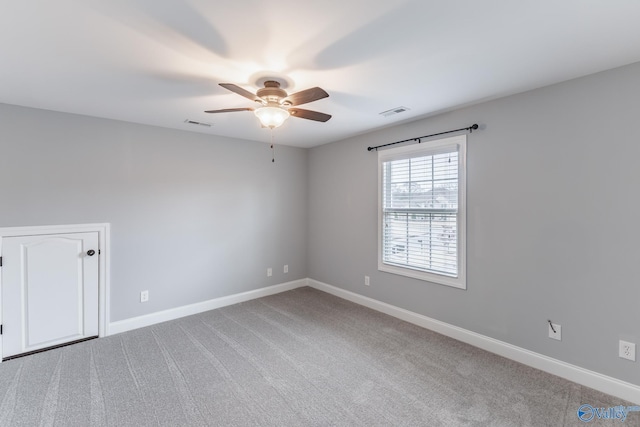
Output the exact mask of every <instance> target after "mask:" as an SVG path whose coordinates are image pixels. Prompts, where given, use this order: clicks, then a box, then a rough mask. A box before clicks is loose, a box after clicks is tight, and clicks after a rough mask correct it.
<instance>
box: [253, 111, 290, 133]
mask: <svg viewBox="0 0 640 427" xmlns="http://www.w3.org/2000/svg"><path fill="white" fill-rule="evenodd" d="M254 114H255V115H256V117H258V119H260V123H262V126H265V127H268V128H271V129H273V128H277V127H278V126H280V125H281V124H282V123H284V121H285V120H287V118H288V117H289V115H290V114H289V112H288V111H287V110H285V109H284V108H280V107H273V106H265V107H260V108H256V109H255V111H254Z"/></svg>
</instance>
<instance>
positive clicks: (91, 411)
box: [0, 288, 640, 427]
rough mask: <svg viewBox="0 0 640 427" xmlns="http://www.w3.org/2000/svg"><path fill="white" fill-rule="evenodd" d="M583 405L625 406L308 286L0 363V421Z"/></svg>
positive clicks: (322, 420)
mask: <svg viewBox="0 0 640 427" xmlns="http://www.w3.org/2000/svg"><path fill="white" fill-rule="evenodd" d="M583 403H588V404H591V405H593V406H594V407H611V406H618V405H629V404H628V403H626V402H623V401H621V400H619V399H617V398H614V397H611V396H607V395H604V394H602V393H599V392H596V391H594V390H591V389H588V388H585V387H581V386H579V385H577V384H574V383H571V382H568V381H565V380H563V379H560V378H558V377H554V376H552V375H549V374H546V373H544V372H541V371H538V370H535V369H532V368H529V367H526V366H524V365H521V364H518V363H516V362H512V361H509V360H507V359H504V358H501V357H499V356H495V355H493V354H490V353H487V352H485V351H483V350H479V349H477V348H474V347H471V346H469V345H466V344H463V343H460V342H458V341H455V340H452V339H450V338H446V337H444V336H441V335H438V334H436V333H433V332H430V331H427V330H424V329H421V328H419V327H417V326H414V325H411V324H408V323H405V322H402V321H400V320H397V319H395V318H392V317H389V316H386V315H384V314H380V313H378V312H375V311H372V310H369V309H367V308H364V307H361V306H358V305H356V304H353V303H350V302H347V301H344V300H341V299H339V298H336V297H334V296H331V295H328V294H325V293H323V292H320V291H317V290H314V289H311V288H300V289H296V290H293V291H289V292H285V293H282V294H279V295H274V296H270V297H266V298H261V299H258V300H254V301H250V302H246V303H242V304H238V305H234V306H230V307H225V308H222V309H218V310H214V311H210V312H206V313H202V314H199V315H195V316H190V317H186V318H183V319H179V320H175V321H171V322H167V323H163V324H159V325H154V326H151V327H148V328H143V329H138V330H135V331H131V332H128V333H123V334H119V335H115V336H111V337H107V338H102V339H97V340H93V341H88V342H85V343H81V344H77V345H73V346H69V347H65V348H61V349H57V350H52V351H49V352H45V353H41V354H36V355H33V356H28V357H24V358H20V359H16V360H11V361H8V362H5V363H2V364H0V425H1V426H38V425H43V426H48V425H55V426H88V425H93V426H101V425H108V426H155V425H164V426H510V427H511V426H583V425H585V423H584V422H582V421H580V420H579V419H578V417H577V410H578V407H579V406H580V405H581V404H583ZM589 425H611V426H613V425H622V424H621V423H620V421H619V420H594V421H592V422H590V423H589ZM624 425H627V426H631V425H636V426H637V425H640V413H638V412H635V413H630V414H629V417H628V418H627V420H626V421H625V423H624Z"/></svg>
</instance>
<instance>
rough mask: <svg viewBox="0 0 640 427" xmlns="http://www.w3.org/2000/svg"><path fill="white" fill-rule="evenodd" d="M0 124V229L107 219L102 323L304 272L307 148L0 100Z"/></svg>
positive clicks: (246, 288)
mask: <svg viewBox="0 0 640 427" xmlns="http://www.w3.org/2000/svg"><path fill="white" fill-rule="evenodd" d="M0 129H1V137H0V227H9V226H27V225H56V224H78V223H94V222H109V223H111V242H112V258H111V321H117V320H122V319H127V318H130V317H134V316H139V315H143V314H146V313H151V312H156V311H160V310H164V309H169V308H173V307H179V306H182V305H185V304H191V303H195V302H200V301H205V300H208V299H211V298H216V297H220V296H225V295H230V294H235V293H239V292H243V291H248V290H252V289H257V288H261V287H265V286H268V285H273V284H277V283H283V282H287V281H291V280H296V279H301V278H304V277H306V276H307V270H306V259H307V257H306V247H307V241H306V224H307V211H306V209H307V199H306V197H307V195H306V190H307V188H306V187H307V182H306V180H307V160H306V159H307V153H306V150H303V149H296V148H291V147H278V149H277V153H276V154H277V157H276V163H274V164H272V163H271V152H270V150H269V146H268V145H267V144H266V143H265V144H261V143H257V142H249V141H242V140H233V139H229V138H222V137H215V136H207V135H203V134H197V133H192V132H181V131H174V130H169V129H162V128H155V127H149V126H142V125H134V124H130V123H124V122H117V121H110V120H103V119H96V118H89V117H84V116H77V115H71V114H63V113H55V112H49V111H43V110H35V109H28V108H21V107H15V106H8V105H2V104H0ZM284 264H288V265H289V273H288V274H283V265H284ZM267 267H272V268H273V277H270V278H267V276H266V269H267ZM145 289H148V290H149V293H150V300H149V302H148V303H144V304H142V303H140V302H139V298H140V291H141V290H145Z"/></svg>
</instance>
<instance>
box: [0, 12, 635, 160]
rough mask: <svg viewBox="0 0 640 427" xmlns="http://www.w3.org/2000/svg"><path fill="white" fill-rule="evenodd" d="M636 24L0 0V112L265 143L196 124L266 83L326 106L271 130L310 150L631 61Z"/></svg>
mask: <svg viewBox="0 0 640 427" xmlns="http://www.w3.org/2000/svg"><path fill="white" fill-rule="evenodd" d="M639 22H640V1H637V0H610V1H604V0H597V1H596V0H535V1H531V0H519V1H514V0H439V1H436V0H389V1H385V2H380V1H372V0H323V1H316V0H302V1H300V0H297V1H293V0H271V1H267V0H235V1H211V0H208V1H206V0H108V1H107V0H101V1H98V0H56V1H51V0H14V1H9V0H7V1H2V2H1V3H0V102H2V103H7V104H16V105H22V106H29V107H35V108H44V109H49V110H55V111H63V112H69V113H77V114H84V115H89V116H96V117H105V118H110V119H117V120H125V121H130V122H136V123H144V124H149V125H155V126H163V127H168V128H175V129H183V130H189V131H195V132H203V133H211V134H217V135H226V136H232V137H237V138H243V139H249V140H256V141H268V140H269V137H270V136H269V130H267V129H263V128H260V126H259V123H258V120H257V118H256V117H255V116H254V115H253V114H252V113H251V112H236V113H228V114H215V115H212V114H205V113H204V112H203V111H204V110H210V109H221V108H239V107H250V106H252V103H251V101H249V100H248V99H246V98H243V97H241V96H239V95H237V94H234V93H231V92H229V91H227V90H225V89H223V88H221V87H219V86H218V83H235V84H238V85H239V86H242V87H243V88H245V89H247V90H250V91H252V92H255V90H256V89H257V87H256V86H255V82H256V81H257V80H259V79H260V78H263V77H266V76H274V77H278V78H280V79H283V80H285V81H287V82H288V83H289V84H290V86H289V88H288V89H287V90H288V91H289V93H292V92H297V91H299V90H303V89H307V88H310V87H314V86H320V87H322V88H323V89H325V90H326V91H327V92H328V93H329V94H330V97H329V98H326V99H322V100H319V101H316V102H314V103H310V104H305V105H304V106H302V108H305V109H310V110H316V111H321V112H325V113H328V114H331V115H332V116H333V118H332V119H331V120H330V121H328V122H327V123H319V122H313V121H309V120H303V119H299V118H290V119H289V120H288V121H287V122H285V124H284V125H283V126H282V127H281V128H279V129H277V130H276V133H275V138H276V142H277V143H280V144H287V145H294V146H299V147H311V146H315V145H319V144H323V143H327V142H331V141H335V140H339V139H342V138H345V137H348V136H351V135H356V134H359V133H363V132H366V131H369V130H372V129H376V128H380V127H384V126H388V125H391V124H394V123H397V122H398V121H404V120H407V119H413V118H418V117H424V116H428V115H431V114H434V113H436V112H439V111H444V110H448V109H452V108H455V107H457V106H461V105H468V104H470V103H474V102H478V101H480V100H485V99H491V98H496V97H500V96H504V95H508V94H513V93H518V92H522V91H525V90H529V89H533V88H536V87H541V86H545V85H549V84H552V83H556V82H560V81H564V80H568V79H571V78H575V77H579V76H582V75H586V74H591V73H594V72H598V71H602V70H606V69H610V68H614V67H618V66H621V65H625V64H629V63H633V62H637V61H640V24H639ZM398 106H405V107H409V108H410V111H408V112H405V113H402V114H398V115H395V116H392V117H383V116H381V115H380V114H379V113H380V112H382V111H385V110H389V109H392V108H395V107H398ZM185 119H191V120H196V121H203V122H209V123H212V124H213V126H212V127H211V128H204V127H199V126H194V125H188V124H185V123H184V120H185ZM461 125H462V126H466V125H468V123H462V124H461Z"/></svg>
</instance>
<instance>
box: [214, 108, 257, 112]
mask: <svg viewBox="0 0 640 427" xmlns="http://www.w3.org/2000/svg"><path fill="white" fill-rule="evenodd" d="M234 111H253V108H225V109H224V110H209V111H205V113H233V112H234Z"/></svg>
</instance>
